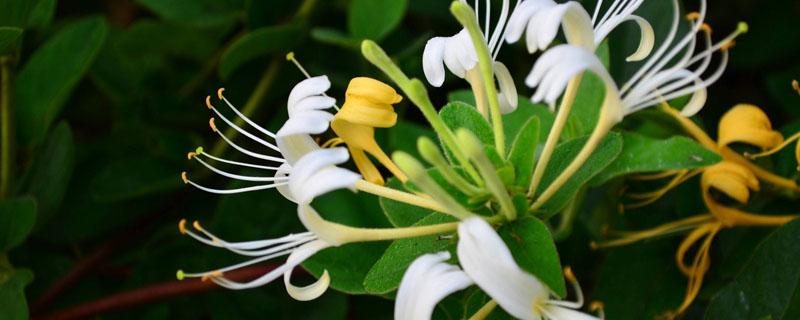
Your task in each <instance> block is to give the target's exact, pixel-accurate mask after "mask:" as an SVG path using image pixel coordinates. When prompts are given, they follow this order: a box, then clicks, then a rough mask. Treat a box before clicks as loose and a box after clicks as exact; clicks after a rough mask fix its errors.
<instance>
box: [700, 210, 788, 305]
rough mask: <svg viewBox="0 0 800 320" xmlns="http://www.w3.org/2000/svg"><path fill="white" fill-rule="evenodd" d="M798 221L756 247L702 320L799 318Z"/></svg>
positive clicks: (714, 299) (715, 298)
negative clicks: (748, 259) (704, 319)
mask: <svg viewBox="0 0 800 320" xmlns="http://www.w3.org/2000/svg"><path fill="white" fill-rule="evenodd" d="M797 266H800V220H798V219H795V220H793V221H792V222H789V223H788V224H786V225H785V226H783V227H781V228H780V229H778V230H775V232H773V233H772V234H771V235H770V236H769V237H767V238H766V239H764V241H762V242H761V244H759V245H758V248H756V251H755V252H754V253H753V255H752V257H751V258H750V261H749V262H748V263H747V264H746V265H745V266H744V268H742V271H741V273H740V274H739V275H738V276H737V277H736V278H735V279H734V280H733V282H731V283H730V284H729V285H728V286H726V287H725V288H723V289H722V290H721V291H720V292H719V293H717V295H716V296H714V298H713V299H712V300H711V303H710V304H709V306H708V309H707V310H706V315H705V318H706V319H775V320H782V319H786V320H788V319H798V318H800V308H798V302H800V269H798V268H797Z"/></svg>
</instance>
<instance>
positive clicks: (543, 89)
mask: <svg viewBox="0 0 800 320" xmlns="http://www.w3.org/2000/svg"><path fill="white" fill-rule="evenodd" d="M672 3H673V6H674V9H675V14H674V19H673V24H672V28H671V30H670V32H669V34H668V35H667V37H666V39H665V40H664V42H663V43H662V44H661V46H660V47H659V48H658V50H657V51H656V52H655V53H653V55H652V56H651V57H650V58H649V59H648V60H647V62H646V63H645V64H644V65H643V66H642V67H641V68H640V69H639V70H638V71H637V72H636V73H635V74H634V75H633V77H631V78H630V79H629V80H628V81H627V82H625V84H623V85H622V87H621V88H620V87H618V86H617V85H616V83H614V81H613V80H612V78H611V76H610V75H609V74H608V71H607V70H605V67H604V66H603V65H602V63H601V62H600V60H599V59H597V57H595V56H594V54H593V53H591V52H589V51H587V50H586V49H585V48H580V47H577V46H572V45H561V46H558V47H555V48H553V49H551V50H548V51H547V52H545V53H544V54H543V55H542V57H541V58H540V59H539V60H538V61H537V62H536V65H534V67H533V70H532V71H531V73H530V74H529V75H528V77H527V78H526V79H525V84H526V85H528V86H530V87H538V88H537V92H536V93H535V94H534V96H533V98H532V99H533V100H534V101H537V102H538V101H542V100H544V101H546V102H547V103H550V104H552V103H554V102H555V100H556V99H557V98H558V96H559V95H560V94H561V93H562V92H563V91H564V89H565V88H566V86H567V83H568V82H569V80H570V79H571V78H572V77H573V76H575V75H577V74H578V73H580V72H582V71H584V70H589V71H593V72H594V73H596V74H597V75H598V76H600V78H601V79H602V80H603V81H604V82H605V83H606V90H607V91H606V98H607V100H608V99H609V96H611V100H612V101H610V102H611V103H610V105H609V106H608V107H610V108H611V110H609V112H611V114H612V115H613V116H614V117H615V119H614V120H615V121H617V122H618V121H621V120H622V117H623V116H625V115H628V114H631V113H633V112H636V111H639V110H642V109H644V108H647V107H649V106H653V105H656V104H658V103H661V102H664V101H669V100H671V99H675V98H678V97H682V96H687V95H691V99H690V100H689V102H688V103H687V105H686V106H685V107H684V108H683V110H682V112H681V113H682V114H684V115H685V116H692V115H694V114H695V113H697V112H698V111H700V109H701V108H702V107H703V105H704V104H705V101H706V88H707V87H708V86H710V85H711V84H713V83H714V82H716V81H717V80H718V79H719V78H720V76H721V75H722V73H723V71H724V70H725V67H726V66H727V63H728V48H729V47H730V46H731V45H732V43H733V40H734V38H736V37H737V36H738V35H740V34H742V33H745V32H747V25H746V24H744V23H740V24H739V27H738V29H737V30H736V31H735V32H733V33H732V34H731V35H729V36H728V37H726V38H725V39H723V40H722V41H720V42H718V43H716V44H713V43H712V41H711V28H710V27H708V26H707V25H705V24H704V23H703V19H704V17H705V13H706V1H705V0H701V1H700V13H693V14H690V15H689V16H688V17H689V19H690V20H691V22H692V25H691V29H690V31H689V33H688V34H686V35H685V36H684V37H683V38H681V39H680V40H677V41H676V39H675V37H676V34H677V31H678V26H679V22H680V16H679V13H678V3H677V0H672ZM701 31H702V32H703V40H702V42H703V43H704V45H705V48H704V49H703V50H700V51H699V52H696V50H695V46H696V42H697V39H696V38H697V34H698V33H700V32H701ZM717 52H719V53H720V55H721V59H720V62H719V65H718V66H717V67H716V69H715V70H714V71H712V72H710V73H709V72H707V70H708V67H709V66H710V64H711V59H712V56H713V55H714V53H717ZM707 73H709V75H707V76H704V74H707ZM607 104H608V101H607Z"/></svg>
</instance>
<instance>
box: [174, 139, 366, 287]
mask: <svg viewBox="0 0 800 320" xmlns="http://www.w3.org/2000/svg"><path fill="white" fill-rule="evenodd" d="M347 159H348V154H347V150H346V149H344V148H334V149H320V150H315V151H312V152H310V153H308V154H306V155H305V156H303V157H302V158H301V159H300V160H298V161H297V162H296V163H295V165H294V168H293V170H292V172H291V174H290V176H289V190H290V192H291V195H292V196H293V198H294V199H296V200H297V201H298V202H299V203H300V206H299V207H298V213H299V214H300V219H301V221H303V223H304V224H306V225H307V228H308V230H309V231H307V232H303V233H300V234H290V235H287V236H285V237H281V238H277V239H268V240H258V241H247V242H228V241H225V240H223V239H221V238H219V237H217V236H216V235H214V234H212V233H211V232H208V231H206V230H205V229H203V227H202V226H200V224H199V223H198V222H195V223H194V224H193V226H194V229H195V230H196V232H195V231H191V230H187V229H186V221H185V220H182V221H181V223H180V224H179V229H180V232H181V233H182V234H187V235H189V236H191V237H192V238H194V239H196V240H197V241H200V242H202V243H204V244H207V245H210V246H213V247H218V248H223V249H227V250H229V251H231V252H234V253H237V254H239V255H243V256H249V257H255V258H253V259H251V260H249V261H245V262H242V263H239V264H235V265H232V266H229V267H225V268H222V269H218V270H214V271H209V272H201V273H184V272H183V271H178V279H183V278H187V277H189V278H202V279H210V280H212V281H213V282H214V283H217V284H219V285H220V286H223V287H226V288H229V289H248V288H254V287H258V286H262V285H265V284H267V283H269V282H271V281H273V280H275V279H277V278H278V277H279V276H280V275H283V277H284V284H285V286H286V290H287V292H288V293H289V295H290V296H292V297H293V298H295V299H297V300H303V301H305V300H311V299H315V298H317V297H319V296H320V295H322V294H323V293H324V292H325V290H327V288H328V285H329V283H330V276H329V275H328V272H327V271H325V272H324V273H323V275H322V276H321V277H320V279H319V280H317V282H315V283H314V284H312V285H309V286H306V287H295V286H293V285H292V284H291V281H290V280H291V274H292V270H293V269H294V268H295V267H296V266H298V265H299V264H300V263H302V262H303V261H305V260H306V259H308V258H309V257H311V256H312V255H314V254H315V253H317V252H318V251H320V250H323V249H325V248H328V247H332V246H338V245H340V244H343V243H345V242H344V241H340V240H339V239H337V238H335V237H330V236H326V235H328V234H330V233H332V232H333V233H334V234H335V231H337V230H338V229H335V228H331V227H327V226H326V225H323V224H321V223H307V222H308V220H309V219H308V218H306V216H307V215H308V214H307V213H305V212H307V211H308V210H311V211H313V209H312V208H311V207H310V206H308V204H309V203H310V202H311V201H312V200H313V199H314V198H315V197H316V196H319V195H321V194H323V193H326V192H329V191H332V190H335V189H343V188H348V189H351V190H353V189H354V188H355V187H354V186H355V183H356V181H358V180H359V179H360V178H361V177H360V176H359V175H358V174H355V173H353V172H350V171H348V170H346V169H341V168H337V167H335V165H336V164H339V163H343V162H345V161H347ZM313 214H315V215H316V212H313ZM317 217H318V215H317ZM319 219H320V220H321V218H319ZM327 223H328V224H331V225H333V223H330V222H327ZM328 229H334V230H333V231H331V230H328ZM284 255H289V257H288V258H287V259H286V262H285V263H284V264H283V265H281V266H280V267H278V268H276V269H274V270H272V271H270V272H268V273H267V274H264V275H262V276H261V277H259V278H257V279H255V280H252V281H250V282H247V283H239V282H235V281H232V280H229V279H226V278H225V277H224V273H226V272H230V271H233V270H236V269H239V268H242V267H245V266H250V265H253V264H257V263H261V262H264V261H268V260H272V259H275V258H278V257H281V256H284Z"/></svg>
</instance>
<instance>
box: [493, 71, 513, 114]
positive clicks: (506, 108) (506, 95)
mask: <svg viewBox="0 0 800 320" xmlns="http://www.w3.org/2000/svg"><path fill="white" fill-rule="evenodd" d="M494 75H495V77H497V83H498V84H499V85H500V92H499V93H498V94H499V95H500V96H501V99H499V100H500V112H501V113H503V114H507V113H511V112H514V110H517V103H518V102H519V101H518V96H517V87H516V86H515V85H514V79H513V78H512V77H511V72H509V71H508V68H506V66H505V65H504V64H503V63H502V62H495V63H494Z"/></svg>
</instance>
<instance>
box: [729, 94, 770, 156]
mask: <svg viewBox="0 0 800 320" xmlns="http://www.w3.org/2000/svg"><path fill="white" fill-rule="evenodd" d="M717 136H718V138H717V142H718V144H719V145H720V146H727V145H729V144H731V143H736V142H739V143H747V144H750V145H754V146H758V147H760V148H761V149H763V150H767V149H772V148H773V147H775V146H777V145H779V144H781V143H782V142H783V135H781V133H780V132H778V131H775V130H773V129H772V123H771V122H770V121H769V117H767V114H766V113H764V111H762V110H761V109H760V108H759V107H756V106H754V105H749V104H740V105H737V106H735V107H733V108H732V109H731V110H729V111H728V112H726V113H725V115H723V116H722V119H720V121H719V132H718V135H717Z"/></svg>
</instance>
